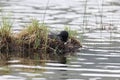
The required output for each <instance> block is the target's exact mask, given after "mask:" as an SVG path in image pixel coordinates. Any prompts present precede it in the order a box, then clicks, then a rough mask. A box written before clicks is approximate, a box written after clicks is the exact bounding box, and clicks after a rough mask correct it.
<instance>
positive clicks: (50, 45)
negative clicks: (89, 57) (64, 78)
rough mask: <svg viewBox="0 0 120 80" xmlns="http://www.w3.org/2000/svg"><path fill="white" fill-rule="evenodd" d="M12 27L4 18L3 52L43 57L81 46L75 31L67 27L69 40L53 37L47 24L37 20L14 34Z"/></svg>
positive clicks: (0, 39)
mask: <svg viewBox="0 0 120 80" xmlns="http://www.w3.org/2000/svg"><path fill="white" fill-rule="evenodd" d="M11 27H12V25H11V24H10V23H9V22H8V21H6V20H4V19H3V21H2V23H1V27H0V51H1V52H2V53H5V52H8V53H9V52H15V53H21V54H19V55H20V56H23V57H32V58H33V57H36V56H37V57H40V58H41V59H42V58H44V57H45V56H47V57H52V56H53V55H59V56H61V55H65V54H66V53H69V52H74V51H75V50H77V49H78V48H80V47H81V44H80V42H79V41H78V40H77V39H76V38H75V37H73V35H72V34H73V33H75V32H73V31H72V30H70V29H67V28H66V31H68V33H69V38H68V41H67V42H62V41H61V40H60V39H58V38H51V37H50V36H49V33H50V31H49V30H48V28H47V26H45V24H40V23H39V22H38V21H37V20H32V22H31V23H30V24H28V25H26V28H25V29H23V30H22V31H21V32H19V33H15V34H12V32H11ZM16 55H18V54H16ZM51 55H52V56H51ZM47 57H46V58H47Z"/></svg>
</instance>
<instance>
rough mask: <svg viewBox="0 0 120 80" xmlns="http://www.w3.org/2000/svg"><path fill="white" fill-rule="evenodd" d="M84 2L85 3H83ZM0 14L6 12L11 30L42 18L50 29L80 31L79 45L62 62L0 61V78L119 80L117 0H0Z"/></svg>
mask: <svg viewBox="0 0 120 80" xmlns="http://www.w3.org/2000/svg"><path fill="white" fill-rule="evenodd" d="M85 6H86V7H85ZM0 8H1V9H2V10H1V12H2V14H0V16H1V15H3V14H4V15H5V14H9V15H10V16H11V17H10V19H11V20H13V26H14V27H13V30H14V31H16V30H19V29H22V28H24V24H26V23H29V22H30V19H31V18H36V19H38V20H39V21H40V22H45V23H46V24H47V25H48V26H49V28H50V30H51V31H55V32H57V30H62V29H64V26H66V25H67V26H70V27H71V28H72V29H75V30H78V31H79V32H80V35H81V32H83V34H82V39H81V40H82V41H81V42H82V44H83V48H82V49H81V50H80V52H76V55H75V56H72V57H68V61H67V63H66V64H62V63H59V62H53V61H48V62H47V63H45V64H43V63H41V62H37V64H33V63H36V62H33V63H31V65H30V64H23V63H21V60H19V59H14V60H9V61H7V63H9V64H7V65H3V63H5V62H3V63H2V61H1V63H0V64H1V67H0V79H1V80H119V79H120V54H119V53H120V40H119V39H120V33H119V31H120V27H119V25H120V23H119V22H120V16H119V15H120V2H119V0H88V1H87V3H86V2H85V0H49V2H48V0H0Z"/></svg>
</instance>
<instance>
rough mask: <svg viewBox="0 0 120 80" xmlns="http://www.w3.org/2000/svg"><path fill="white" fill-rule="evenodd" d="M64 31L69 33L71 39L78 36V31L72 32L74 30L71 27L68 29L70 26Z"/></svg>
mask: <svg viewBox="0 0 120 80" xmlns="http://www.w3.org/2000/svg"><path fill="white" fill-rule="evenodd" d="M64 30H65V31H68V33H69V37H70V38H71V37H76V36H78V32H77V30H72V29H71V28H70V27H68V26H66V27H65V28H64Z"/></svg>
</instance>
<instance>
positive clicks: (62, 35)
mask: <svg viewBox="0 0 120 80" xmlns="http://www.w3.org/2000/svg"><path fill="white" fill-rule="evenodd" d="M57 36H58V37H59V38H60V40H61V41H62V42H67V40H68V37H69V33H68V31H61V32H60V34H58V35H57Z"/></svg>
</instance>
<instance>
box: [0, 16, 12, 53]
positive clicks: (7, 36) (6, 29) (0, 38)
mask: <svg viewBox="0 0 120 80" xmlns="http://www.w3.org/2000/svg"><path fill="white" fill-rule="evenodd" d="M11 28H12V23H11V22H10V20H9V19H8V18H7V17H2V22H1V24H0V44H1V45H0V51H7V52H8V51H9V50H10V45H9V44H11V43H12V41H11V40H12V36H11V35H12V32H11Z"/></svg>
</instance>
